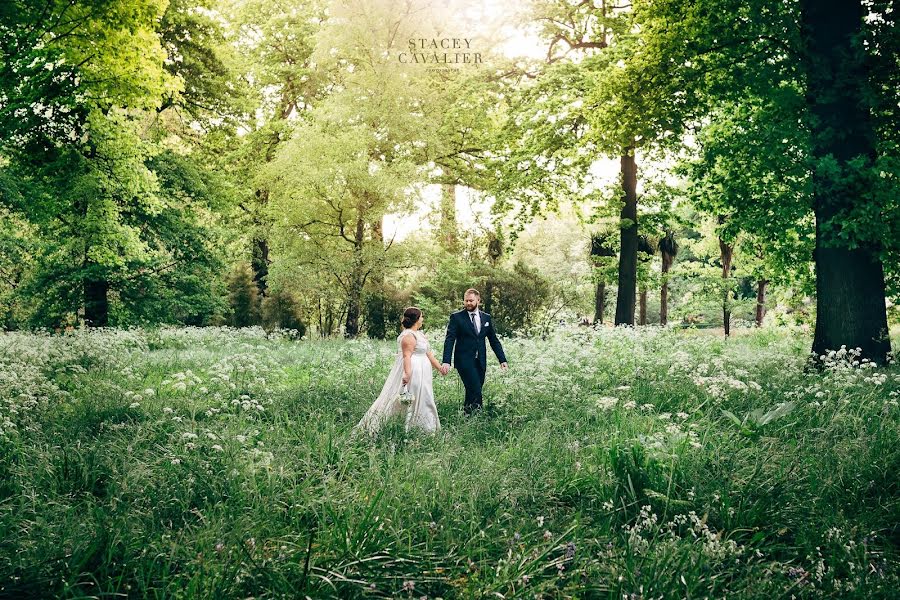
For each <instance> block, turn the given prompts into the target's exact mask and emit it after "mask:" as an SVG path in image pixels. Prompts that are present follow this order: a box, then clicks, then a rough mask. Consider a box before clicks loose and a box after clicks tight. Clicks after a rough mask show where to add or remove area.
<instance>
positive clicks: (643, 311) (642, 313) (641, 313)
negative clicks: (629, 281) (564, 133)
mask: <svg viewBox="0 0 900 600" xmlns="http://www.w3.org/2000/svg"><path fill="white" fill-rule="evenodd" d="M638 306H639V310H638V325H646V324H647V286H645V285H642V286H641V295H640V301H639V302H638Z"/></svg>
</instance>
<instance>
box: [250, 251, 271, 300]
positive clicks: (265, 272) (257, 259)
mask: <svg viewBox="0 0 900 600" xmlns="http://www.w3.org/2000/svg"><path fill="white" fill-rule="evenodd" d="M250 266H251V267H252V268H253V281H254V283H256V288H257V289H258V290H259V295H260V296H261V297H262V296H266V295H267V294H266V292H267V290H268V288H269V284H268V278H269V242H268V240H265V239H260V238H254V239H253V248H252V255H251V259H250Z"/></svg>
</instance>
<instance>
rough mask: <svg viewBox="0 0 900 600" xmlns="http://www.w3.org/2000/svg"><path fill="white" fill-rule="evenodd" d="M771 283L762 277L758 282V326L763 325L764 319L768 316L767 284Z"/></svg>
mask: <svg viewBox="0 0 900 600" xmlns="http://www.w3.org/2000/svg"><path fill="white" fill-rule="evenodd" d="M767 285H769V281H768V280H767V279H760V280H759V281H757V282H756V326H757V327H762V324H763V319H765V318H766V286H767Z"/></svg>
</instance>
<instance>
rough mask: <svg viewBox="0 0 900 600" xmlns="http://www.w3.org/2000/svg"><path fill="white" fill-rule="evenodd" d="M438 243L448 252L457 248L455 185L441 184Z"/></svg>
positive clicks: (452, 251)
mask: <svg viewBox="0 0 900 600" xmlns="http://www.w3.org/2000/svg"><path fill="white" fill-rule="evenodd" d="M438 240H439V243H440V245H441V246H442V247H443V248H444V249H445V250H447V251H448V252H451V253H455V252H456V251H457V250H459V234H458V232H457V229H456V186H455V185H453V184H452V183H444V184H442V185H441V225H440V227H439V229H438Z"/></svg>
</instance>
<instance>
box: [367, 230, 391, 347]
mask: <svg viewBox="0 0 900 600" xmlns="http://www.w3.org/2000/svg"><path fill="white" fill-rule="evenodd" d="M382 221H383V217H380V218H378V219H376V220H375V221H374V222H373V223H372V239H373V240H374V241H375V243H376V244H380V247H381V248H384V226H383V224H382ZM371 281H372V283H371V285H370V286H369V289H370V290H371V293H370V294H369V297H368V299H367V300H366V333H367V334H368V336H369V337H370V338H374V339H379V340H383V339H384V338H385V337H386V336H387V322H386V319H385V314H384V310H385V300H384V269H383V268H381V267H377V268H376V269H375V270H373V271H372V280H371Z"/></svg>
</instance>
